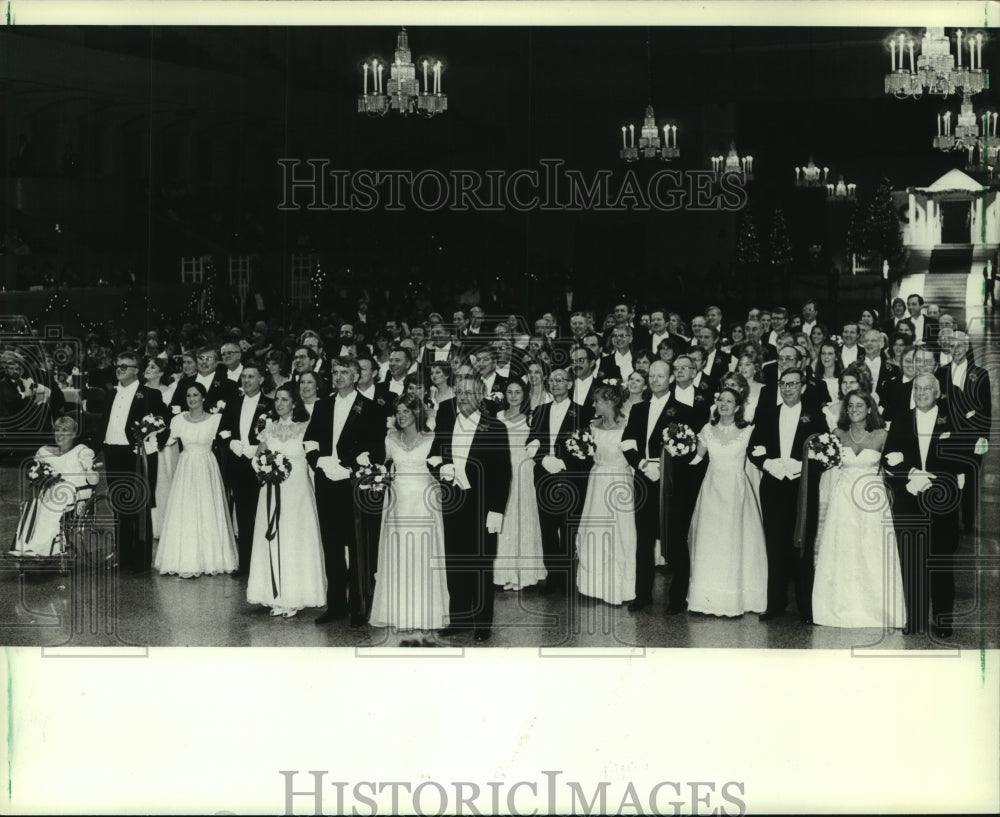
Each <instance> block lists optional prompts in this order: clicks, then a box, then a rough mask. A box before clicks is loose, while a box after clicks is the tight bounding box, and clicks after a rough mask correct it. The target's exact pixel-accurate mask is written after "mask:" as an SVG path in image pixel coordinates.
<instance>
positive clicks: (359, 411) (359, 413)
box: [351, 403, 361, 417]
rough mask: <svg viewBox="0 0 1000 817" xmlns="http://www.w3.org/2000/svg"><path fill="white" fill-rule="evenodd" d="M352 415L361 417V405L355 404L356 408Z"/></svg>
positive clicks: (353, 409) (352, 410)
mask: <svg viewBox="0 0 1000 817" xmlns="http://www.w3.org/2000/svg"><path fill="white" fill-rule="evenodd" d="M351 414H357V415H358V417H360V416H361V403H355V404H354V407H353V408H352V409H351Z"/></svg>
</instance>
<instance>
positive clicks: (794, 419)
mask: <svg viewBox="0 0 1000 817" xmlns="http://www.w3.org/2000/svg"><path fill="white" fill-rule="evenodd" d="M778 411H779V414H778V440H779V442H780V449H781V457H782V459H788V458H789V457H791V456H792V447H793V445H794V443H795V428H796V426H798V424H799V419H800V418H801V417H802V402H801V401H799V402H798V403H796V404H795V405H794V406H789V405H788V404H786V403H782V406H781V408H780V409H779V410H778Z"/></svg>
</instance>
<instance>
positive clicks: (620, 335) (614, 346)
mask: <svg viewBox="0 0 1000 817" xmlns="http://www.w3.org/2000/svg"><path fill="white" fill-rule="evenodd" d="M632 349H633V347H632V330H631V329H630V328H629V327H628V326H616V327H614V328H613V329H612V330H611V354H607V355H604V356H603V357H602V358H601V360H600V363H599V364H598V367H597V370H598V379H599V380H608V379H614V380H617V381H618V384H619V385H623V384H624V383H625V381H626V380H628V378H629V375H630V374H632V372H634V371H635V364H633V362H632Z"/></svg>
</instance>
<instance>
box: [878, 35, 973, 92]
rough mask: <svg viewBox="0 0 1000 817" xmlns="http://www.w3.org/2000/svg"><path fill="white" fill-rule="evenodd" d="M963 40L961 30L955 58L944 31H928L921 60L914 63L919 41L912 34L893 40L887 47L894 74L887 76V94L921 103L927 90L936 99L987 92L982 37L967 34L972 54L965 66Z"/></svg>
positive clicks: (890, 40) (957, 40)
mask: <svg viewBox="0 0 1000 817" xmlns="http://www.w3.org/2000/svg"><path fill="white" fill-rule="evenodd" d="M962 39H963V32H962V30H961V29H958V30H956V32H955V42H956V49H955V51H956V54H952V53H951V39H950V38H949V37H948V35H947V34H945V33H944V28H943V27H941V26H937V27H930V28H927V29H925V30H924V35H923V39H922V43H921V45H920V56H919V58H916V59H915V58H914V50H915V47H916V45H917V41H916V40H915V39H914V38H912V37H910V35H909V32H906V31H901V32H899V33H898V34H896V35H895V36H893V37H891V38H890V39H889V43H888V45H889V60H890V66H891V69H892V70H891V71H890V72H889V73H888V74H886V75H885V92H886V93H887V94H892V95H893V96H894V97H896V98H897V99H906V98H907V97H913V98H914V99H919V98H920V97H921V96H922V95H923V93H924V89H926V90H927V93H929V94H933V95H936V96H949V95H951V94H954V93H963V94H978V93H979V92H980V91H982V90H983V89H984V88H988V87H989V71H987V70H986V69H984V68H983V39H984V37H983V33H982V32H981V31H979V32H975V33H971V32H965V43H966V45H967V46H968V52H969V53H968V58H967V60H966V64H965V65H963V64H962ZM956 55H957V58H958V59H957V62H956ZM907 66H908V67H907Z"/></svg>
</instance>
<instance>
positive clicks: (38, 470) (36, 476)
mask: <svg viewBox="0 0 1000 817" xmlns="http://www.w3.org/2000/svg"><path fill="white" fill-rule="evenodd" d="M60 481H62V475H61V474H59V473H57V472H56V470H55V469H54V468H53V467H52V466H51V465H49V464H48V463H47V462H45V461H44V460H38V459H35V460H32V461H31V465H29V466H28V482H30V483H31V487H32V488H33V489H34V490H35V491H37V492H38V493H41V492H42V491H44V490H45V489H46V488H50V487H51V486H53V485H55V484H56V483H57V482H60Z"/></svg>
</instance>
